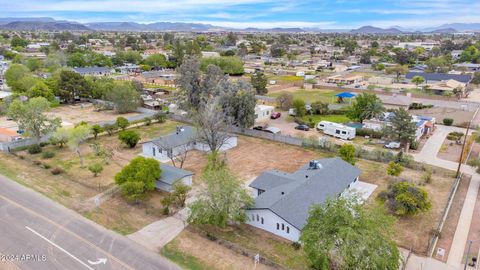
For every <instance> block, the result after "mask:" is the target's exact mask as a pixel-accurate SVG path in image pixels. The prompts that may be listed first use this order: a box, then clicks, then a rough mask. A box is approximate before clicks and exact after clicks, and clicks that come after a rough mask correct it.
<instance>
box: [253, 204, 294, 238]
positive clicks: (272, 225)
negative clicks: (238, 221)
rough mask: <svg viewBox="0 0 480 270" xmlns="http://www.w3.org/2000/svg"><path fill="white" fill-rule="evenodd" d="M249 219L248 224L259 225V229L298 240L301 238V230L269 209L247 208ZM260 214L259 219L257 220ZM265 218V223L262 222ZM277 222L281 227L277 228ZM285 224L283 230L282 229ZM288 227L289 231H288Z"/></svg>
mask: <svg viewBox="0 0 480 270" xmlns="http://www.w3.org/2000/svg"><path fill="white" fill-rule="evenodd" d="M246 214H247V217H248V221H247V224H249V225H251V226H254V227H257V228H259V229H262V230H265V231H268V232H271V233H273V234H275V235H278V236H280V237H283V238H285V239H288V240H290V241H293V242H296V241H298V240H299V238H300V231H299V230H298V229H296V228H295V227H293V226H292V225H290V224H289V223H288V222H286V221H285V220H283V219H282V218H280V217H279V216H277V215H276V214H275V213H273V212H272V211H270V210H268V209H258V210H247V211H246ZM257 215H258V221H257ZM262 218H263V224H262V222H261V221H262ZM277 223H278V225H279V229H278V230H277ZM282 224H283V230H282ZM287 227H288V230H289V232H288V233H287Z"/></svg>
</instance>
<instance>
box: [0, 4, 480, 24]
mask: <svg viewBox="0 0 480 270" xmlns="http://www.w3.org/2000/svg"><path fill="white" fill-rule="evenodd" d="M479 10H480V0H369V1H367V0H316V1H313V0H296V1H287V0H229V1H227V0H169V1H164V0H140V1H131V0H16V1H15V0H0V17H32V16H35V17H38V16H49V17H53V18H55V19H67V20H74V21H78V22H93V21H95V22H97V21H134V22H140V23H148V22H158V21H169V22H201V23H210V24H213V25H218V26H226V27H234V28H245V27H259V28H270V27H319V28H329V29H331V28H355V27H359V26H363V25H374V26H379V27H390V26H402V27H406V28H411V29H415V28H424V27H430V26H438V25H441V24H444V23H457V22H459V23H472V22H475V23H480V15H479Z"/></svg>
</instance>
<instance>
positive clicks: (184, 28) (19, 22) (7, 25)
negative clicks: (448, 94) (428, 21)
mask: <svg viewBox="0 0 480 270" xmlns="http://www.w3.org/2000/svg"><path fill="white" fill-rule="evenodd" d="M2 29H3V30H17V31H27V30H44V31H129V32H135V31H138V32H161V31H174V32H175V31H177V32H211V31H239V32H272V33H280V32H296V33H300V32H319V33H334V32H337V33H352V34H393V35H396V34H404V33H405V34H407V33H417V32H418V33H456V32H480V23H452V24H444V25H441V26H438V27H430V28H424V29H409V28H404V27H401V26H395V27H391V28H387V29H385V28H379V27H374V26H363V27H360V28H358V29H321V28H270V29H260V28H244V29H239V28H226V27H221V26H215V25H211V24H201V23H183V22H155V23H135V22H92V23H84V24H81V23H77V22H72V21H62V20H55V19H53V18H49V17H37V18H0V30H2Z"/></svg>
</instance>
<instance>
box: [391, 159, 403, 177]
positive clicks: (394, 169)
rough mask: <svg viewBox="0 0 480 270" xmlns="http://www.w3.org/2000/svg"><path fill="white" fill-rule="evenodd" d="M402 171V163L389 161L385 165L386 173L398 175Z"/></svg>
mask: <svg viewBox="0 0 480 270" xmlns="http://www.w3.org/2000/svg"><path fill="white" fill-rule="evenodd" d="M402 172H403V167H402V165H400V164H398V163H395V162H393V161H391V162H390V163H388V166H387V174H388V175H392V176H399V175H400V174H401V173H402Z"/></svg>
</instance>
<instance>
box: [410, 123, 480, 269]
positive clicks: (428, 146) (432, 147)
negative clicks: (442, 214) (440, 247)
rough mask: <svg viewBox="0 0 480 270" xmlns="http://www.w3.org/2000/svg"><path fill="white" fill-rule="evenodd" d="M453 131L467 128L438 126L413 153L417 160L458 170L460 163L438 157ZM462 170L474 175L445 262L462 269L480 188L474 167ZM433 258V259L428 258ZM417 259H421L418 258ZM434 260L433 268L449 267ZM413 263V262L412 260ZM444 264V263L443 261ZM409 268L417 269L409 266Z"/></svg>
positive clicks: (465, 167) (461, 130)
mask: <svg viewBox="0 0 480 270" xmlns="http://www.w3.org/2000/svg"><path fill="white" fill-rule="evenodd" d="M452 131H460V132H463V133H465V132H466V129H463V128H456V127H447V126H441V125H439V126H437V130H436V131H435V133H434V134H433V135H432V136H431V137H430V138H429V139H428V141H427V142H426V143H425V145H424V146H423V148H422V150H421V152H420V153H417V154H412V156H413V157H414V159H415V161H418V162H425V163H427V164H430V165H433V166H438V167H441V168H445V169H449V170H453V171H456V170H457V168H458V163H457V162H453V161H449V160H443V159H440V158H438V157H437V153H438V152H439V151H440V148H441V147H442V144H443V142H444V140H445V138H446V137H447V135H448V133H450V132H452ZM461 171H462V172H463V173H466V174H470V175H472V180H471V181H470V185H469V186H468V190H467V194H466V197H465V202H464V204H463V208H462V211H461V213H460V218H459V220H458V224H457V228H456V230H455V235H454V238H453V241H452V246H451V248H450V251H449V255H448V259H447V264H444V266H445V267H446V266H447V265H448V266H449V267H454V268H453V269H460V268H461V267H462V262H463V261H464V260H465V258H464V253H465V245H466V243H467V241H468V233H469V231H470V224H471V222H472V218H473V210H474V207H475V202H476V199H477V195H478V189H479V187H480V175H478V174H477V173H476V171H475V169H474V168H472V167H470V166H467V165H462V167H461ZM428 260H431V259H428ZM417 261H419V260H418V259H417ZM433 261H434V262H429V264H430V265H432V267H433V268H431V269H448V268H438V267H439V265H438V263H440V262H439V261H437V260H433ZM412 263H413V262H412ZM422 264H424V265H428V264H427V261H422ZM441 264H442V263H441ZM407 269H417V268H415V267H413V268H407ZM423 269H430V268H423Z"/></svg>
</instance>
